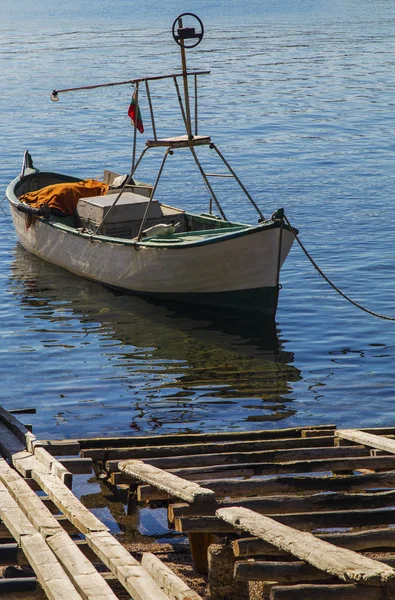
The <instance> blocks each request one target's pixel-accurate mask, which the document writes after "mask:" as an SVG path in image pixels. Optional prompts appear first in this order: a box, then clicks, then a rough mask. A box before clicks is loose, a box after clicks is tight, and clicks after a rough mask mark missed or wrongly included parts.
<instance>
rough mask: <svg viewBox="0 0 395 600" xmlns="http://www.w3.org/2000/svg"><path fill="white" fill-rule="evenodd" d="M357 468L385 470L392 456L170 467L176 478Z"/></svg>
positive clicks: (394, 459)
mask: <svg viewBox="0 0 395 600" xmlns="http://www.w3.org/2000/svg"><path fill="white" fill-rule="evenodd" d="M357 469H376V470H381V471H384V470H388V469H395V456H378V457H370V456H367V457H365V456H363V457H355V458H338V459H336V458H331V459H322V460H320V459H319V460H306V461H289V462H285V463H245V464H240V465H214V466H209V467H190V468H181V469H172V470H171V471H170V472H171V473H173V474H174V475H177V476H178V477H182V478H184V479H189V480H190V481H195V480H196V479H207V478H212V477H213V476H214V477H216V478H219V479H222V478H227V477H256V476H259V475H275V474H279V473H309V472H310V473H311V472H322V473H323V472H330V471H332V472H338V473H340V472H341V471H346V472H350V471H355V470H357Z"/></svg>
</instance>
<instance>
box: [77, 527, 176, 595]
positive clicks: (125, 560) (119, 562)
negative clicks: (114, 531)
mask: <svg viewBox="0 0 395 600" xmlns="http://www.w3.org/2000/svg"><path fill="white" fill-rule="evenodd" d="M85 537H86V542H87V544H88V546H89V547H90V548H91V549H92V550H93V551H94V552H95V554H96V555H97V556H98V557H99V558H100V560H101V561H102V562H103V563H104V564H105V565H106V566H107V567H108V568H109V569H110V570H111V572H112V573H114V575H116V577H117V579H118V580H119V581H120V583H121V584H122V585H123V586H124V588H125V589H126V590H127V591H128V592H129V593H130V595H131V596H132V598H133V600H153V599H155V600H168V598H167V596H166V594H165V593H164V592H163V591H162V590H161V589H160V587H159V586H158V584H157V583H156V582H155V581H154V580H153V579H152V577H151V575H149V574H148V573H147V572H146V570H145V569H144V568H143V567H142V566H141V564H140V563H139V562H138V561H137V560H136V559H135V558H133V556H132V555H131V554H130V553H129V552H128V551H127V550H126V549H125V548H124V547H123V546H122V545H121V544H120V543H119V542H118V541H117V540H116V539H115V538H114V537H113V536H112V535H111V534H110V533H108V532H106V531H100V532H95V533H88V534H87V535H86V536H85Z"/></svg>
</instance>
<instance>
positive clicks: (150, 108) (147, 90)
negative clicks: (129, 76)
mask: <svg viewBox="0 0 395 600" xmlns="http://www.w3.org/2000/svg"><path fill="white" fill-rule="evenodd" d="M145 91H146V92H147V98H148V105H149V111H150V113H151V123H152V133H153V134H154V140H155V141H156V140H157V139H158V138H157V137H156V127H155V118H154V111H153V108H152V102H151V94H150V90H149V86H148V81H146V82H145Z"/></svg>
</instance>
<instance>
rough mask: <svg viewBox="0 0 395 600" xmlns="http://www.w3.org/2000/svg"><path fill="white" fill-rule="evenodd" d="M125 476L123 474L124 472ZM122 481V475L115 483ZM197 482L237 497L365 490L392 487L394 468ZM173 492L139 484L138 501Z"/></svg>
mask: <svg viewBox="0 0 395 600" xmlns="http://www.w3.org/2000/svg"><path fill="white" fill-rule="evenodd" d="M123 476H124V475H123ZM118 481H119V482H121V481H120V479H119V477H117V478H116V481H114V484H115V483H117V482H118ZM196 483H198V484H199V485H201V486H203V487H207V488H209V489H211V490H213V491H214V492H215V494H216V496H217V497H224V496H226V497H229V498H238V497H240V496H246V497H247V496H262V495H269V494H276V493H287V492H311V491H328V492H331V491H337V490H345V491H347V490H348V491H351V490H356V491H364V490H365V489H369V488H376V489H379V488H388V487H389V488H393V487H394V486H395V471H387V472H384V473H373V474H369V475H349V476H347V477H320V476H318V475H312V476H302V475H301V476H295V477H271V478H270V479H250V480H238V479H226V478H225V479H198V480H196ZM170 497H171V496H170V495H169V494H167V493H166V492H162V491H160V490H157V489H156V488H155V487H153V486H150V485H140V486H139V487H138V488H137V498H138V501H139V502H146V501H149V500H165V499H168V498H170Z"/></svg>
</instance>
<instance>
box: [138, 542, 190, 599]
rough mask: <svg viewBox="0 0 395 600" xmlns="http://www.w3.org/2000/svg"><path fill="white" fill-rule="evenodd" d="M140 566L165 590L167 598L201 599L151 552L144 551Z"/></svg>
mask: <svg viewBox="0 0 395 600" xmlns="http://www.w3.org/2000/svg"><path fill="white" fill-rule="evenodd" d="M141 566H142V567H143V568H144V569H145V570H146V571H147V573H149V574H150V575H151V577H152V578H153V580H154V581H155V582H156V583H157V584H158V585H159V587H160V588H161V589H162V590H163V591H164V592H165V594H166V595H167V597H168V598H169V600H202V598H201V596H199V594H198V593H197V592H195V591H193V590H191V588H190V587H189V586H188V585H187V584H186V583H184V581H182V579H180V578H179V577H178V576H177V575H176V574H175V573H173V571H172V570H171V569H169V567H168V566H167V565H165V564H164V563H163V562H162V561H161V560H160V559H159V558H158V557H157V556H155V555H154V554H152V553H151V552H144V553H143V556H142V559H141Z"/></svg>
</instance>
